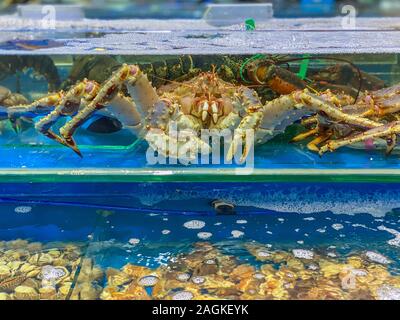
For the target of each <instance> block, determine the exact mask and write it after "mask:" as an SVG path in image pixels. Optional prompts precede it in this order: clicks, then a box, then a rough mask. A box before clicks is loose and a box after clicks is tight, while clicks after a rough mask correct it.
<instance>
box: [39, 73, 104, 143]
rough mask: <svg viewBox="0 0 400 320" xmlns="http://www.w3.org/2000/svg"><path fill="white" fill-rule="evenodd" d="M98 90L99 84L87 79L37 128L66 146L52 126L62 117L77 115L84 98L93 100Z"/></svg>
mask: <svg viewBox="0 0 400 320" xmlns="http://www.w3.org/2000/svg"><path fill="white" fill-rule="evenodd" d="M97 90H98V84H97V83H96V82H94V81H87V80H86V79H85V80H84V81H82V82H79V83H78V84H76V85H75V86H73V87H72V88H71V89H70V90H68V92H67V93H66V94H65V95H64V96H63V97H62V98H61V100H60V101H59V103H58V104H57V105H56V107H55V109H54V110H53V111H52V112H50V113H49V114H48V115H47V116H46V117H44V118H42V119H41V120H40V121H39V122H38V123H36V125H35V128H36V129H37V130H38V131H39V132H41V133H42V134H44V135H45V136H46V137H48V138H50V139H52V140H55V141H57V142H59V143H61V144H63V145H66V143H65V141H64V139H63V138H61V137H60V136H59V135H57V134H55V133H54V132H53V131H52V130H51V129H50V128H51V126H52V125H53V124H55V123H56V122H57V120H58V119H59V118H60V117H63V116H67V115H73V114H74V113H76V112H77V111H78V110H79V107H80V105H81V99H82V98H84V97H85V98H88V99H92V98H93V96H94V95H95V94H96V93H97Z"/></svg>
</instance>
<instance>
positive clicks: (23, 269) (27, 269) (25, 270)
mask: <svg viewBox="0 0 400 320" xmlns="http://www.w3.org/2000/svg"><path fill="white" fill-rule="evenodd" d="M35 269H37V266H35V265H33V264H30V263H24V264H23V265H22V266H21V267H20V268H19V271H21V272H23V273H28V272H30V271H33V270H35Z"/></svg>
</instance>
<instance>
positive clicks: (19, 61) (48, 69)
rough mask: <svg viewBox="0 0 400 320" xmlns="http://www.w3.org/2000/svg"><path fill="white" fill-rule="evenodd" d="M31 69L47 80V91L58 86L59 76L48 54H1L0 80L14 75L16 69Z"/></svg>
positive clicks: (56, 88)
mask: <svg viewBox="0 0 400 320" xmlns="http://www.w3.org/2000/svg"><path fill="white" fill-rule="evenodd" d="M25 69H33V71H34V72H36V73H38V74H40V75H42V76H44V77H45V79H46V80H47V82H48V88H49V91H57V90H58V88H59V87H60V83H61V81H60V77H59V75H58V70H57V67H56V66H55V64H54V62H53V60H52V59H51V58H50V57H49V56H40V55H35V56H1V57H0V80H3V79H5V78H6V77H9V76H13V75H15V74H16V73H17V72H18V71H23V70H25Z"/></svg>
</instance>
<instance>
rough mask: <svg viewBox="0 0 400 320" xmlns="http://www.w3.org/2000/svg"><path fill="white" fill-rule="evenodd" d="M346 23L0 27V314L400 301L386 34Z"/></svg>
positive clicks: (394, 81) (212, 11) (259, 13)
mask: <svg viewBox="0 0 400 320" xmlns="http://www.w3.org/2000/svg"><path fill="white" fill-rule="evenodd" d="M303 4H304V3H303ZM245 8H246V10H245ZM43 10H45V11H43ZM46 10H47V11H46ZM350 11H351V10H350ZM227 12H228V13H230V14H226V13H227ZM249 12H250V13H249ZM349 14H350V15H349ZM349 14H347V15H342V16H336V17H332V18H313V19H309V18H302V19H300V18H296V19H284V18H277V17H274V15H273V6H272V5H271V4H267V5H265V4H257V5H248V4H243V6H242V7H237V6H231V7H230V6H226V5H225V4H219V5H211V6H208V9H207V10H206V11H205V13H204V17H203V18H201V19H181V17H176V18H175V19H164V20H158V19H135V20H128V19H115V20H100V19H92V18H88V17H86V18H85V13H84V12H82V11H81V10H80V8H79V6H78V7H77V6H67V7H65V6H52V5H50V7H47V9H43V7H37V6H34V7H19V9H18V10H17V11H16V12H14V13H9V12H8V13H7V14H4V15H3V16H1V17H0V120H1V121H0V132H1V135H0V300H221V299H226V300H374V299H378V300H398V299H400V260H399V258H400V251H399V247H400V211H399V208H400V180H399V176H400V170H399V169H400V162H399V150H400V149H399V148H398V144H399V142H398V136H399V133H400V122H399V121H400V120H399V119H400V87H399V84H398V83H399V82H400V64H399V57H400V55H399V54H400V37H399V31H398V29H399V26H400V20H399V19H398V18H395V17H392V18H388V17H387V18H372V17H370V18H366V17H365V18H361V17H360V18H358V17H356V16H352V15H351V12H350V13H349ZM57 16H58V18H57ZM63 17H64V18H63Z"/></svg>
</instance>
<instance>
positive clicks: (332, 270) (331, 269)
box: [319, 260, 346, 278]
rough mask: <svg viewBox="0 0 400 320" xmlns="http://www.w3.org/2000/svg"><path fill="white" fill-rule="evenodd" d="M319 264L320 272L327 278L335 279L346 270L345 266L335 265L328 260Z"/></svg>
mask: <svg viewBox="0 0 400 320" xmlns="http://www.w3.org/2000/svg"><path fill="white" fill-rule="evenodd" d="M319 264H320V272H321V273H322V274H323V276H324V277H325V278H331V277H335V276H337V275H338V274H339V273H340V272H342V271H343V270H344V269H345V268H346V265H345V264H339V263H334V262H330V261H327V260H321V261H320V263H319Z"/></svg>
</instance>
